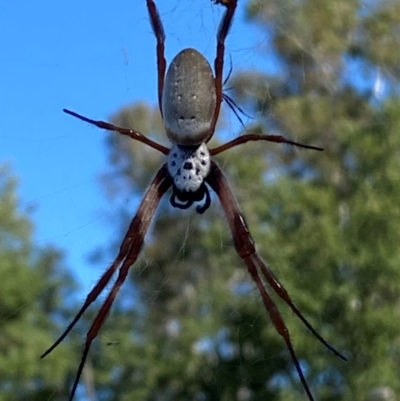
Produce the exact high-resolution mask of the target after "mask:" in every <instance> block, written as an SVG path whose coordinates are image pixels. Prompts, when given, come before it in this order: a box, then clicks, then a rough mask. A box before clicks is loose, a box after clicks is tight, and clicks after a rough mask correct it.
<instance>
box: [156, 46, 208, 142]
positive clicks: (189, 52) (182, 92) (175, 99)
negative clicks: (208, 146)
mask: <svg viewBox="0 0 400 401" xmlns="http://www.w3.org/2000/svg"><path fill="white" fill-rule="evenodd" d="M215 103H216V94H215V84H214V76H213V73H212V69H211V66H210V64H209V63H208V61H207V60H206V59H205V58H204V57H203V55H202V54H200V53H199V52H198V51H197V50H195V49H184V50H182V51H181V52H180V53H179V54H178V55H177V56H176V57H175V58H174V59H173V60H172V62H171V64H170V66H169V68H168V71H167V74H166V76H165V81H164V91H163V97H162V109H163V115H164V125H165V129H166V131H167V136H168V138H169V139H170V140H171V141H172V142H175V143H177V144H180V145H185V146H190V145H198V144H200V143H202V142H204V141H205V140H206V139H207V138H208V137H209V136H210V135H211V132H209V130H210V128H211V123H212V120H213V117H214V110H215Z"/></svg>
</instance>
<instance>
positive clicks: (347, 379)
mask: <svg viewBox="0 0 400 401" xmlns="http://www.w3.org/2000/svg"><path fill="white" fill-rule="evenodd" d="M247 18H248V23H249V24H256V25H258V27H259V31H260V36H261V37H265V38H267V39H268V40H266V41H265V43H266V44H267V43H268V46H273V54H274V57H276V60H277V62H278V63H279V67H280V68H279V73H277V74H275V75H265V73H263V72H261V71H245V72H242V73H240V74H239V75H238V74H236V75H235V73H233V76H232V78H231V80H230V81H229V83H228V84H227V86H229V87H233V89H232V90H231V91H230V92H229V94H230V96H232V97H233V98H234V99H235V101H236V102H237V103H238V104H239V105H240V106H242V107H244V108H245V109H246V110H247V111H248V112H249V113H250V114H251V115H253V116H255V119H254V120H253V121H252V122H251V124H250V125H251V126H252V127H253V128H261V129H262V130H263V131H264V132H265V133H270V134H272V133H279V134H282V135H285V136H286V137H288V138H291V139H293V140H296V141H299V142H303V143H309V144H314V145H318V146H322V147H324V149H325V152H324V153H319V152H312V151H305V150H299V149H297V148H292V147H288V146H281V145H276V144H271V143H248V144H245V145H243V146H241V147H239V148H236V149H232V150H230V151H228V152H227V153H226V154H224V155H221V157H218V161H219V163H220V165H221V166H222V167H223V169H224V171H225V172H226V174H227V175H228V177H229V180H230V182H231V184H232V186H233V188H234V192H235V194H236V196H237V199H238V201H239V204H240V205H241V208H242V210H243V212H244V214H245V216H246V218H247V221H248V224H249V227H250V229H251V231H252V233H253V236H254V238H255V240H256V242H257V244H258V249H259V250H260V253H261V254H262V255H263V256H264V257H265V258H266V260H267V261H268V263H269V265H270V266H271V268H272V269H273V271H274V272H275V273H276V275H277V276H278V277H279V278H280V280H281V281H282V283H283V284H284V285H285V287H286V288H287V290H288V292H289V293H290V294H291V296H292V299H293V300H294V301H295V303H296V304H297V306H298V308H299V309H300V310H301V311H302V312H303V313H304V315H305V316H306V317H307V318H308V319H309V320H310V321H311V322H312V324H313V325H314V326H315V327H316V328H317V330H318V331H319V332H320V333H321V334H322V335H323V336H324V337H325V338H326V339H327V340H328V341H329V342H330V343H331V344H333V345H334V346H335V347H336V348H338V349H339V350H340V351H342V352H343V353H344V354H345V355H346V356H347V357H348V359H349V362H348V363H343V362H342V361H340V360H338V359H337V358H335V357H334V356H333V355H331V354H330V353H329V352H327V351H326V350H325V349H324V348H323V347H322V346H321V345H320V344H319V343H318V342H317V341H316V339H315V338H313V337H312V335H310V333H308V332H307V330H306V329H305V328H304V327H303V326H302V324H301V323H300V322H299V321H298V320H297V319H296V318H295V316H294V315H293V314H292V313H291V312H290V311H289V310H288V308H287V307H286V305H284V304H282V303H281V302H279V301H278V306H279V307H280V310H281V312H282V314H283V315H284V318H285V320H286V323H287V324H288V327H289V329H290V332H291V335H292V340H293V343H294V346H295V349H296V352H297V355H298V357H299V359H300V360H301V365H302V367H303V369H304V372H305V375H306V378H307V381H308V383H309V385H310V388H311V390H312V392H313V394H314V395H315V398H316V399H317V400H320V401H333V400H343V401H376V400H388V401H395V400H398V399H399V398H400V380H399V371H400V316H399V315H400V207H399V199H400V86H399V80H400V2H399V1H396V0H380V1H378V0H377V1H368V0H363V1H356V0H302V1H298V0H253V1H250V2H249V3H248V5H247ZM255 51H256V50H255ZM257 51H258V50H257ZM261 51H264V52H265V54H266V55H267V53H269V54H270V53H271V49H270V48H269V49H266V48H262V49H261ZM111 120H112V121H113V122H114V123H116V124H118V125H123V126H127V127H135V129H137V130H139V131H141V132H143V133H144V134H146V135H149V136H150V137H152V138H154V139H156V140H159V141H164V143H165V140H164V139H163V137H162V136H163V129H162V123H161V120H160V117H159V114H158V111H157V110H156V109H155V108H152V107H151V106H149V105H146V104H138V105H134V106H133V107H132V106H130V107H127V108H125V109H123V110H121V111H120V112H119V113H118V114H116V115H114V116H113V117H112V119H111ZM220 128H221V130H222V129H223V128H224V122H223V119H222V121H221V123H220ZM232 137H233V133H231V135H230V138H232ZM221 141H222V138H221V135H218V133H217V134H216V137H215V139H214V140H213V142H212V145H216V144H217V143H219V142H221ZM107 152H108V155H109V163H110V166H111V168H107V173H106V174H103V175H102V185H103V186H104V189H105V191H106V194H107V196H109V197H110V200H112V201H113V202H115V203H116V204H118V205H119V206H120V207H119V208H116V209H115V214H114V215H113V216H110V218H112V222H113V227H115V226H119V227H120V235H119V237H118V238H114V239H113V244H112V246H110V247H109V248H107V249H99V250H97V251H96V252H95V257H94V261H95V262H96V263H100V264H101V265H102V266H104V265H106V264H107V263H109V261H110V260H111V259H112V256H113V255H114V254H115V250H116V248H117V246H118V245H119V241H120V240H121V238H122V235H123V234H124V230H125V229H126V227H127V225H128V223H129V221H130V219H131V218H132V216H133V213H134V211H133V210H126V209H125V208H124V207H123V206H121V205H123V202H121V201H120V200H121V199H126V198H127V197H140V196H141V195H142V194H143V191H144V190H145V188H146V186H147V185H148V183H149V182H150V179H151V177H152V176H153V175H154V173H155V171H156V169H157V168H158V166H159V165H160V164H161V163H162V157H160V155H158V154H157V153H156V152H154V151H153V150H151V149H147V148H146V147H144V146H143V145H142V144H139V143H136V142H134V141H132V140H126V138H123V137H121V136H118V135H115V134H111V135H110V136H109V137H108V139H107ZM17 192H18V190H17V180H16V177H14V176H13V174H12V172H11V171H10V169H9V168H7V166H3V167H2V168H1V169H0V255H1V257H0V325H1V326H0V353H1V358H0V389H1V390H0V401H11V400H12V401H16V400H27V399H29V400H32V401H43V400H55V401H58V400H60V401H61V400H66V399H67V397H68V394H69V391H70V388H71V385H72V381H73V378H74V375H75V372H76V369H77V365H78V361H79V359H80V352H81V345H82V341H83V338H84V335H85V333H86V330H87V329H88V328H89V326H90V323H91V321H92V319H93V317H94V316H95V314H96V307H93V308H91V310H90V311H89V312H88V313H87V314H86V315H85V316H84V318H83V319H82V322H81V324H79V325H78V327H77V328H76V329H75V330H74V333H72V335H70V336H69V338H68V339H67V340H66V341H64V342H63V344H62V345H61V346H60V347H59V348H58V349H57V351H56V354H55V353H54V354H53V355H51V356H49V357H47V359H46V360H45V361H42V362H40V361H39V360H38V355H40V354H41V352H43V351H44V350H46V349H47V348H48V346H49V345H51V344H52V342H53V340H54V339H55V338H57V337H58V335H59V334H60V333H61V331H62V330H63V328H64V327H65V326H66V325H67V323H68V322H69V321H70V319H71V317H72V316H74V314H75V313H76V311H77V309H78V307H79V305H78V304H76V305H74V307H71V305H70V303H68V306H67V304H66V302H65V299H66V298H68V297H69V296H70V294H71V293H72V292H73V291H74V288H75V284H74V281H73V279H72V278H71V277H70V276H69V274H68V273H67V271H66V269H65V268H64V266H63V259H62V253H61V252H60V251H59V250H56V249H53V248H50V247H41V248H38V246H37V245H35V244H34V243H33V242H32V224H33V223H32V221H31V218H30V214H29V211H21V210H20V209H19V208H18V204H19V200H18V195H17ZM97 306H98V305H97ZM80 399H81V400H83V399H84V400H88V401H95V400H104V401H106V400H121V401H127V400H148V401H150V400H154V401H162V400H166V401H167V400H168V401H169V400H197V401H208V400H210V401H211V400H221V401H228V400H238V401H253V400H254V401H256V400H257V401H258V400H260V401H261V400H263V401H266V400H276V401H279V400H280V401H283V400H285V401H291V400H305V399H306V396H305V394H304V391H303V389H302V386H301V384H300V383H299V379H298V376H297V373H296V371H295V369H294V367H293V364H292V361H291V359H290V355H289V354H288V352H287V350H286V348H285V345H284V343H283V341H282V339H281V338H280V337H279V335H278V334H277V333H276V331H275V329H274V327H273V326H272V324H271V322H270V320H269V317H268V316H267V314H266V312H265V310H264V307H263V305H262V302H261V300H260V298H259V295H258V293H257V291H256V290H255V288H254V286H253V284H252V282H251V279H250V277H249V275H248V273H247V271H246V268H245V267H244V265H243V263H241V261H240V259H239V258H238V256H237V255H236V254H235V251H234V248H233V246H232V242H231V236H230V232H229V230H228V227H227V224H226V222H225V221H224V217H223V214H222V212H221V209H220V206H219V203H218V201H217V199H215V198H214V201H213V205H212V207H211V209H210V210H208V211H207V212H206V213H205V214H204V215H202V216H199V215H197V214H196V213H195V212H194V211H186V212H182V211H179V210H176V209H172V208H171V207H170V205H169V204H168V200H166V201H164V202H163V203H162V204H161V207H160V209H159V212H158V215H157V218H156V220H155V223H154V226H153V228H152V230H151V234H150V235H148V237H147V242H146V247H145V249H144V250H143V252H142V255H141V257H140V260H139V261H138V262H137V263H136V264H135V265H134V266H133V268H132V269H131V274H130V277H129V282H126V284H125V285H124V287H123V289H122V291H121V293H120V295H119V297H118V299H117V301H116V303H115V305H114V307H113V310H112V312H111V315H110V317H109V319H108V321H107V323H106V325H105V326H104V328H103V329H102V331H101V333H100V335H99V337H98V339H97V341H96V343H95V345H94V346H93V347H92V350H91V353H90V356H89V360H88V364H87V366H86V368H85V371H84V374H83V377H82V380H81V383H80V387H79V392H78V395H77V400H80Z"/></svg>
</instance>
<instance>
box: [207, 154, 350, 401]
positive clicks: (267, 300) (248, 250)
mask: <svg viewBox="0 0 400 401" xmlns="http://www.w3.org/2000/svg"><path fill="white" fill-rule="evenodd" d="M207 183H208V184H209V185H210V187H211V188H212V189H213V190H214V191H215V192H216V194H217V196H218V198H219V200H220V202H221V206H222V208H223V210H224V212H225V215H226V218H227V221H228V224H229V227H230V230H231V232H232V236H233V241H234V244H235V248H236V251H237V253H238V254H239V256H240V257H241V258H242V260H243V261H244V262H245V264H246V265H247V269H248V271H249V273H250V274H251V277H252V279H253V280H254V282H255V284H256V286H257V288H258V291H259V292H260V295H261V297H262V300H263V303H264V305H265V307H266V309H267V311H268V313H269V316H270V318H271V321H272V323H273V324H274V326H275V328H276V330H277V332H278V333H279V334H280V335H281V336H282V337H283V339H284V341H285V343H286V346H287V348H288V350H289V353H290V356H291V358H292V361H293V363H294V365H295V367H296V370H297V373H298V375H299V377H300V381H301V383H302V385H303V387H304V390H305V391H306V393H307V396H308V398H309V400H310V401H313V400H314V398H313V396H312V394H311V391H310V389H309V387H308V384H307V382H306V379H305V377H304V374H303V371H302V369H301V366H300V363H299V361H298V359H297V357H296V354H295V352H294V348H293V346H292V342H291V340H290V334H289V331H288V329H287V327H286V324H285V322H284V321H283V318H282V316H281V314H280V312H279V310H278V308H277V306H276V305H275V303H274V301H273V300H272V299H271V296H270V295H269V294H268V292H267V290H266V288H265V286H264V284H263V282H262V280H261V279H260V275H259V271H261V274H262V276H263V277H264V278H265V279H266V280H267V282H268V283H269V285H270V286H271V287H272V288H273V290H274V291H275V292H276V294H277V295H278V296H279V297H280V298H282V299H283V300H284V301H285V302H286V303H287V304H288V305H289V307H290V308H291V309H292V311H293V312H294V313H295V314H296V316H297V317H298V318H299V319H300V320H301V321H302V322H303V323H304V325H305V326H306V327H307V328H308V329H309V330H310V331H311V333H312V334H313V335H314V336H315V337H316V338H317V339H318V340H319V341H320V342H322V344H323V345H324V346H325V347H327V348H328V349H329V350H330V351H332V352H333V353H334V354H335V355H337V356H338V357H340V358H342V359H343V360H346V358H345V357H344V356H343V355H341V354H340V353H339V352H338V351H336V350H335V349H334V348H333V347H332V346H331V345H329V344H328V343H327V342H326V341H325V340H324V339H323V338H322V336H320V335H319V334H318V333H317V331H316V330H315V329H314V328H313V327H312V325H311V324H310V323H309V322H308V321H307V319H306V318H305V317H304V316H303V315H302V314H301V313H300V311H299V310H298V309H297V308H296V307H295V305H294V304H293V302H292V300H291V299H290V297H289V295H288V293H287V291H286V290H285V288H284V287H283V286H282V284H281V283H280V282H279V281H278V280H277V279H276V278H275V276H274V275H273V274H272V272H271V270H270V269H269V268H268V266H267V265H266V264H265V262H264V261H263V260H262V259H261V257H260V256H259V254H258V253H257V251H256V248H255V244H254V240H253V238H252V237H251V234H250V231H249V229H248V227H247V224H246V222H245V220H244V217H243V215H242V213H241V212H240V210H239V206H238V204H237V202H236V199H235V197H234V196H233V193H232V191H231V189H230V187H229V185H228V182H227V180H226V178H225V176H224V174H223V172H222V171H221V169H220V168H219V167H218V165H217V164H216V163H215V162H212V164H211V170H210V174H209V175H208V177H207Z"/></svg>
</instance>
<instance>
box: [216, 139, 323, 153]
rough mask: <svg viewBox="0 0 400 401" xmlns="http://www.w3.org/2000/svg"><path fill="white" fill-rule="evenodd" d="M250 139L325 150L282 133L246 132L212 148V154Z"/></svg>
mask: <svg viewBox="0 0 400 401" xmlns="http://www.w3.org/2000/svg"><path fill="white" fill-rule="evenodd" d="M249 141H268V142H276V143H287V144H288V145H292V146H297V147H299V148H304V149H312V150H318V151H320V152H322V151H323V150H324V149H323V148H320V147H318V146H313V145H305V144H303V143H299V142H294V141H291V140H289V139H286V138H285V137H283V136H282V135H262V134H244V135H241V136H238V137H237V138H235V139H233V140H232V141H229V142H227V143H225V144H223V145H221V146H218V147H216V148H214V149H210V155H211V156H215V155H218V154H219V153H221V152H224V151H225V150H228V149H231V148H233V147H235V146H238V145H241V144H242V143H246V142H249Z"/></svg>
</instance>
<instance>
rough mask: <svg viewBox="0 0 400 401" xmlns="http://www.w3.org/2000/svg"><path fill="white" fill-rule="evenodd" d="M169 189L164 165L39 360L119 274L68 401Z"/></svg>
mask: <svg viewBox="0 0 400 401" xmlns="http://www.w3.org/2000/svg"><path fill="white" fill-rule="evenodd" d="M171 185H172V179H171V177H170V175H169V173H168V168H167V165H166V164H164V165H163V166H162V167H161V168H160V170H158V172H157V174H156V176H155V177H154V179H153V181H152V183H151V184H150V187H149V188H148V190H147V192H146V194H145V195H144V197H143V200H142V202H141V204H140V206H139V209H138V211H137V213H136V215H135V217H134V218H133V220H132V222H131V224H130V226H129V228H128V231H127V233H126V234H125V237H124V240H123V241H122V244H121V247H120V250H119V253H118V255H117V257H116V258H115V260H114V262H113V263H112V265H111V266H110V267H109V268H108V269H107V270H106V272H105V273H104V274H103V275H102V277H101V278H100V280H99V281H98V283H97V284H96V285H95V286H94V288H93V289H92V291H90V293H89V295H88V296H87V298H86V301H85V303H84V304H83V306H82V308H81V309H80V310H79V312H78V313H77V315H76V316H75V318H74V319H73V320H72V322H71V323H70V325H69V326H68V327H67V329H66V330H65V331H64V333H63V334H62V335H61V336H60V337H59V339H58V340H57V341H56V342H55V343H54V344H53V345H52V346H51V347H50V348H49V349H48V350H47V351H46V352H45V353H44V354H43V355H42V356H41V358H44V357H45V356H46V355H48V354H49V353H50V352H51V351H53V350H54V348H56V347H57V345H59V344H60V343H61V341H63V340H64V338H65V337H66V336H67V335H68V333H69V332H70V331H71V329H72V328H73V327H74V326H75V324H76V323H77V322H78V321H79V319H80V318H81V316H82V315H83V313H84V312H85V311H86V309H87V308H88V307H89V306H90V305H91V304H92V303H93V302H94V301H95V300H96V299H97V298H98V296H99V295H100V294H101V292H102V291H103V290H104V288H105V287H106V285H107V284H108V282H109V281H110V279H111V277H112V276H113V275H114V273H115V272H116V271H117V270H119V272H118V277H117V279H116V281H115V283H114V284H113V286H112V288H111V290H110V292H109V293H108V296H107V298H106V300H105V301H104V303H103V305H102V306H101V308H100V310H99V313H98V314H97V316H96V318H95V320H94V321H93V323H92V326H91V327H90V329H89V331H88V332H87V334H86V341H85V347H84V350H83V353H82V357H81V361H80V364H79V367H78V370H77V373H76V376H75V381H74V384H73V386H72V390H71V394H70V397H69V401H72V399H73V398H74V395H75V392H76V389H77V387H78V383H79V379H80V377H81V374H82V370H83V367H84V365H85V361H86V358H87V355H88V353H89V350H90V346H91V345H92V342H93V340H94V339H95V338H96V337H97V334H98V333H99V331H100V329H101V326H102V325H103V323H104V320H105V318H106V316H107V314H108V312H109V310H110V308H111V306H112V304H113V302H114V299H115V297H116V295H117V294H118V291H119V289H120V287H121V285H122V284H123V283H124V281H125V279H126V276H127V274H128V271H129V268H130V267H131V266H132V265H133V264H134V263H135V261H136V259H137V257H138V255H139V253H140V250H141V247H142V245H143V240H144V237H145V235H146V232H147V230H148V228H149V225H150V222H151V220H152V218H153V216H154V214H155V212H156V209H157V207H158V204H159V202H160V200H161V198H162V197H163V195H164V194H165V193H166V192H167V190H168V189H169V187H170V186H171Z"/></svg>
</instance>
